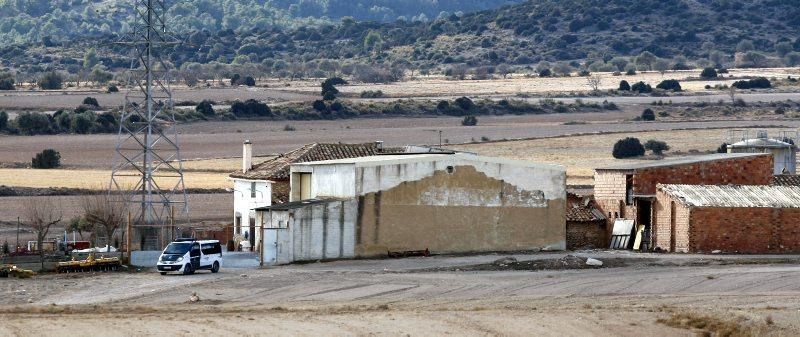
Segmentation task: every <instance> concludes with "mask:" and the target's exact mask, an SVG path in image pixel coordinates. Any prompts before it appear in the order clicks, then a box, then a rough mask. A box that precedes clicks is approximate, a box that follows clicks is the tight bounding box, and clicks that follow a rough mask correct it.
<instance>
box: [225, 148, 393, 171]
mask: <svg viewBox="0 0 800 337" xmlns="http://www.w3.org/2000/svg"><path fill="white" fill-rule="evenodd" d="M395 152H401V150H400V149H395V148H387V149H381V148H379V146H378V144H377V143H363V144H342V143H339V144H325V143H313V144H308V145H305V146H303V147H301V148H299V149H296V150H292V151H289V152H287V153H284V154H281V155H279V156H277V157H274V158H271V159H269V160H267V161H265V162H263V163H260V164H258V165H254V166H253V168H252V169H250V171H247V173H242V172H241V171H239V172H234V173H231V175H230V177H231V178H239V179H250V180H289V167H290V166H291V165H292V164H296V163H305V162H311V161H320V160H333V159H346V158H356V157H367V156H374V155H378V154H384V153H395Z"/></svg>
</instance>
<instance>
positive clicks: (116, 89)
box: [106, 84, 119, 93]
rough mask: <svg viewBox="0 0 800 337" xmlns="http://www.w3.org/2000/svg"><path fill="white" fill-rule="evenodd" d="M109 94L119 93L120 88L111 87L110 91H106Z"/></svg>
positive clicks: (109, 87)
mask: <svg viewBox="0 0 800 337" xmlns="http://www.w3.org/2000/svg"><path fill="white" fill-rule="evenodd" d="M106 92H107V93H113V92H119V88H117V86H116V85H113V84H112V85H109V86H108V89H107V90H106Z"/></svg>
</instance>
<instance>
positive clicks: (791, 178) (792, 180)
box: [772, 174, 800, 186]
mask: <svg viewBox="0 0 800 337" xmlns="http://www.w3.org/2000/svg"><path fill="white" fill-rule="evenodd" d="M772 184H773V185H775V186H800V175H796V174H779V175H776V176H775V181H774V182H773V183H772Z"/></svg>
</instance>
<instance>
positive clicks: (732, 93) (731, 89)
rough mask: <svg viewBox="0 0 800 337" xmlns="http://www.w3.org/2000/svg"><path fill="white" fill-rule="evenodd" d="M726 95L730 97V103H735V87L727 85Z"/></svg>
mask: <svg viewBox="0 0 800 337" xmlns="http://www.w3.org/2000/svg"><path fill="white" fill-rule="evenodd" d="M728 96H730V97H731V104H736V87H735V86H733V85H731V86H730V87H728Z"/></svg>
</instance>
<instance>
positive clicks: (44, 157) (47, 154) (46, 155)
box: [31, 149, 61, 169]
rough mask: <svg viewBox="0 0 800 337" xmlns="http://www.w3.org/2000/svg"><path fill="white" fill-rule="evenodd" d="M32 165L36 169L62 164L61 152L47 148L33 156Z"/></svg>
mask: <svg viewBox="0 0 800 337" xmlns="http://www.w3.org/2000/svg"><path fill="white" fill-rule="evenodd" d="M31 166H32V167H33V168H35V169H51V168H56V167H59V166H61V154H60V153H58V151H56V150H53V149H47V150H44V151H42V152H39V153H37V154H36V157H33V158H31Z"/></svg>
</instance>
